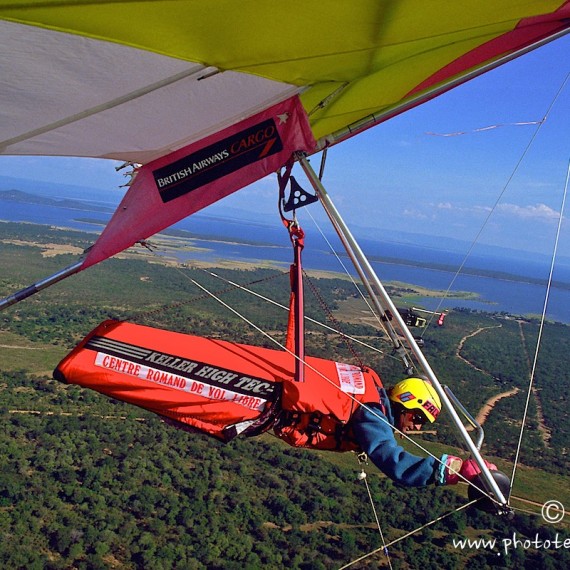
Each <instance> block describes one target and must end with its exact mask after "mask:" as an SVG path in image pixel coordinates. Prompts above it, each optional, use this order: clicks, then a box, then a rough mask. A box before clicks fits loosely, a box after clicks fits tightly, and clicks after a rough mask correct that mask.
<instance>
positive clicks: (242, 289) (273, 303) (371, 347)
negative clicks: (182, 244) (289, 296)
mask: <svg viewBox="0 0 570 570" xmlns="http://www.w3.org/2000/svg"><path fill="white" fill-rule="evenodd" d="M202 271H204V272H205V273H207V274H208V275H211V276H212V277H216V278H217V279H220V280H222V281H224V282H225V283H228V284H230V285H232V286H233V288H235V289H239V290H240V291H243V292H245V293H248V294H250V295H253V296H254V297H257V298H258V299H261V300H262V301H265V302H267V303H269V304H271V305H274V306H276V307H279V308H280V309H283V310H285V311H288V310H289V307H287V306H286V305H283V304H282V303H279V302H277V301H275V300H273V299H270V298H269V297H266V296H265V295H262V294H261V293H257V292H256V291H253V290H251V289H248V288H247V287H245V286H244V285H240V284H239V283H235V282H234V281H232V280H230V279H226V278H225V277H222V276H221V275H218V274H217V273H214V272H212V271H209V270H208V269H203V268H202ZM223 292H225V290H223ZM201 297H203V296H201ZM305 319H306V320H307V321H309V322H311V323H313V324H315V325H317V326H319V327H322V328H324V329H326V330H328V331H330V332H333V333H335V334H338V335H339V336H341V337H344V338H346V339H348V340H349V341H350V342H353V343H356V344H359V345H361V346H363V347H365V348H367V349H368V350H371V351H374V352H377V353H378V354H381V355H383V356H385V357H388V358H392V359H394V360H400V359H399V358H398V357H397V356H394V355H393V354H389V353H387V352H385V351H383V350H382V349H380V348H377V347H376V346H372V345H371V344H368V343H366V342H364V341H362V340H360V339H359V338H356V337H354V336H351V335H349V334H347V333H345V332H343V331H341V330H338V329H335V328H334V327H331V326H329V325H327V324H326V323H323V322H321V321H318V320H316V319H313V318H311V317H309V316H307V315H305Z"/></svg>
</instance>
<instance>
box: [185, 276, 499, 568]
mask: <svg viewBox="0 0 570 570" xmlns="http://www.w3.org/2000/svg"><path fill="white" fill-rule="evenodd" d="M177 270H178V271H179V272H180V274H181V275H182V276H183V277H185V278H186V279H188V280H189V281H190V282H191V283H192V284H193V285H194V286H196V287H198V288H199V289H200V290H201V291H202V292H203V293H204V294H205V295H206V296H207V297H210V298H212V299H214V300H215V301H217V302H218V303H220V304H221V305H222V306H224V307H225V308H227V309H228V310H229V311H230V312H232V313H234V314H235V315H236V316H237V317H239V318H240V319H241V320H243V321H244V322H245V323H247V324H248V325H249V326H251V327H252V328H254V329H255V330H257V331H258V332H259V333H261V334H262V335H263V336H265V337H266V338H268V339H269V340H270V341H271V342H272V343H274V344H276V345H277V346H278V347H280V348H281V349H282V350H284V351H285V352H287V353H288V354H290V355H291V356H293V357H294V358H296V359H297V360H299V361H301V362H302V363H303V364H304V365H305V366H306V367H307V368H309V369H310V370H312V371H313V372H314V373H315V374H317V375H318V376H320V377H321V378H322V379H323V380H325V381H326V382H328V383H329V384H331V385H332V386H333V387H334V388H336V389H338V390H340V388H339V387H338V386H337V385H336V384H335V383H334V382H333V381H332V380H330V379H329V378H328V377H327V376H325V375H324V374H323V373H322V372H320V371H319V370H317V369H316V368H314V367H313V366H312V365H311V364H310V363H308V362H306V361H305V360H304V359H302V358H301V357H299V356H298V355H296V354H295V353H294V352H293V351H291V350H289V349H288V348H287V347H286V346H284V345H283V344H282V343H280V342H279V341H278V340H277V339H276V338H274V337H273V336H272V335H271V334H269V333H268V332H266V331H264V330H263V329H261V328H260V327H258V326H257V325H256V324H255V323H253V322H252V321H251V320H249V319H247V318H246V317H245V316H244V315H242V314H241V313H240V312H239V311H237V310H236V309H234V308H233V307H231V306H230V305H229V304H228V303H226V302H224V301H223V300H222V299H221V298H220V297H218V296H217V295H216V294H215V293H212V292H211V291H209V290H208V289H207V288H206V287H205V286H203V285H201V284H200V283H198V282H197V281H196V280H195V279H193V278H191V277H190V276H189V275H187V274H186V273H184V272H183V271H182V270H181V269H180V268H177ZM204 271H205V272H206V273H210V274H211V275H213V276H215V277H218V278H221V277H220V276H218V275H216V274H214V273H211V272H209V271H207V270H205V269H204ZM221 279H223V278H221ZM223 280H225V279H223ZM225 281H228V282H229V283H231V284H232V285H235V286H236V287H237V288H239V289H243V290H245V291H248V290H247V289H245V288H243V287H242V286H240V285H237V284H233V283H232V282H231V281H229V280H225ZM248 292H251V293H252V294H254V295H256V296H259V297H261V298H263V297H262V296H261V295H259V294H258V293H255V292H253V291H248ZM269 301H271V300H269ZM271 303H273V304H275V305H277V306H280V305H279V303H277V302H274V301H271ZM284 308H286V309H287V307H284ZM323 326H326V325H323ZM328 328H330V327H328ZM376 350H378V349H376ZM345 395H346V396H347V397H348V398H350V399H351V400H352V401H353V402H354V403H357V404H359V405H360V406H361V407H362V408H364V409H366V410H367V411H368V412H370V413H371V414H373V415H374V416H375V417H376V418H377V419H379V420H380V421H382V422H384V423H385V424H387V425H389V426H390V428H391V429H393V430H394V432H396V433H398V434H399V435H400V436H401V437H402V438H405V439H406V440H407V441H409V442H411V443H412V444H413V445H415V446H416V447H417V448H419V449H420V450H421V451H422V452H423V453H425V454H426V455H428V456H430V457H432V458H433V459H435V461H436V462H437V463H439V464H441V465H443V462H442V461H441V458H439V457H437V456H436V455H434V454H433V453H431V452H430V451H429V450H428V449H426V448H425V447H424V446H422V445H421V444H420V443H419V442H417V441H416V440H414V439H412V438H411V437H409V436H408V435H407V434H406V433H404V432H403V431H401V430H399V429H398V428H397V427H395V426H392V424H390V423H389V422H388V420H387V418H385V417H383V416H380V415H379V414H378V413H377V411H376V410H374V409H373V408H370V407H369V406H367V405H366V404H365V403H362V402H359V401H358V400H357V399H356V398H355V397H354V396H353V395H352V394H348V393H345ZM455 474H456V475H457V476H458V477H459V479H461V480H463V481H464V482H465V483H467V484H468V485H470V486H472V487H474V488H475V489H476V490H477V491H479V493H480V498H479V499H476V500H474V501H471V502H469V503H467V504H466V505H463V506H460V507H458V508H456V509H454V510H453V511H450V512H449V513H447V514H445V515H442V516H440V517H437V518H435V519H433V520H432V521H430V522H428V523H426V524H424V525H422V526H420V527H418V528H417V529H415V530H413V531H410V532H409V533H407V534H406V535H404V536H403V537H400V538H399V539H396V540H393V541H392V542H390V543H388V544H385V545H384V546H383V547H382V548H381V549H376V550H375V551H373V552H372V553H369V554H367V555H365V556H364V557H362V558H360V559H358V560H361V559H364V558H366V557H368V556H370V555H372V554H374V553H376V552H378V551H379V550H383V551H384V553H385V555H386V556H387V557H388V548H389V547H390V546H392V545H393V544H396V543H397V542H399V541H400V540H403V539H404V538H406V537H408V536H411V535H413V534H416V533H418V532H420V531H421V530H423V529H424V528H426V527H428V526H430V525H432V524H434V523H436V522H437V521H439V520H442V519H444V518H446V517H447V516H449V515H451V514H453V513H454V512H459V511H460V510H462V509H464V508H467V507H468V506H470V505H472V504H474V503H476V502H477V501H478V500H480V499H481V498H483V497H487V498H488V499H489V500H490V501H492V502H494V503H495V504H499V503H498V501H497V500H496V499H495V497H493V496H492V495H490V494H489V493H488V492H487V491H486V490H485V489H482V488H480V487H479V486H477V485H476V484H474V483H473V482H472V481H469V480H468V479H466V478H465V477H463V475H461V473H459V472H456V473H455ZM367 488H368V485H367ZM369 493H370V491H369ZM369 496H370V500H371V502H372V504H373V499H372V496H371V494H370V495H369ZM373 512H374V516H375V518H376V520H377V523H378V529H379V533H380V535H381V538H382V541H383V542H384V537H383V533H382V529H381V526H380V523H379V520H378V517H377V514H376V509H375V507H374V506H373ZM353 563H355V562H351V563H349V564H348V566H343V568H347V567H349V566H351V565H352V564H353ZM388 564H390V565H391V562H390V558H389V557H388Z"/></svg>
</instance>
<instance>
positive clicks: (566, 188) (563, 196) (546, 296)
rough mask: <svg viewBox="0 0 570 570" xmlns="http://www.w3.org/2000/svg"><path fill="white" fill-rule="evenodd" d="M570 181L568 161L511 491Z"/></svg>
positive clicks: (514, 468) (569, 162)
mask: <svg viewBox="0 0 570 570" xmlns="http://www.w3.org/2000/svg"><path fill="white" fill-rule="evenodd" d="M569 180H570V160H569V161H568V169H567V172H566V183H565V185H564V192H563V195H562V204H561V206H560V216H559V218H558V226H557V228H556V238H555V240H554V248H553V251H552V259H551V262H550V272H549V275H548V283H547V285H546V293H545V296H544V305H543V308H542V315H541V319H540V326H539V329H538V338H537V339H536V347H535V352H534V358H533V362H532V370H531V372H530V380H529V385H528V392H527V395H526V403H525V407H524V413H523V417H522V425H521V431H520V433H519V441H518V444H517V450H516V453H515V460H514V464H513V472H512V475H511V489H512V487H513V485H514V481H515V474H516V470H517V464H518V460H519V455H520V450H521V445H522V439H523V434H524V428H525V423H526V419H527V415H528V407H529V404H530V398H531V395H532V388H533V384H534V379H535V373H536V365H537V362H538V354H539V351H540V343H541V340H542V334H543V331H544V323H545V321H546V309H547V307H548V300H549V297H550V289H551V287H552V276H553V273H554V266H555V263H556V255H557V252H558V243H559V241H560V231H561V229H562V222H563V220H564V208H565V205H566V196H567V194H568V182H569Z"/></svg>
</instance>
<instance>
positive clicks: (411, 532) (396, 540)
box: [338, 499, 481, 570]
mask: <svg viewBox="0 0 570 570" xmlns="http://www.w3.org/2000/svg"><path fill="white" fill-rule="evenodd" d="M480 500H481V499H474V500H473V501H469V502H468V503H465V504H464V505H461V506H460V507H457V508H456V509H453V510H451V511H449V512H447V513H444V514H443V515H440V516H439V517H437V518H435V519H433V520H431V521H429V522H428V523H426V524H423V525H422V526H420V527H418V528H416V529H415V530H411V531H410V532H407V533H406V534H404V535H402V536H400V537H399V538H396V539H394V540H392V541H391V542H389V543H388V544H386V545H385V546H382V547H380V548H376V549H374V550H372V551H371V552H369V553H368V554H365V555H364V556H361V557H360V558H356V559H355V560H352V561H351V562H349V563H348V564H345V565H344V566H341V567H340V568H339V569H338V570H345V569H346V568H350V567H351V566H353V565H354V564H356V563H357V562H362V560H365V559H366V558H369V557H370V556H373V555H374V554H377V553H378V552H380V551H381V550H384V549H387V548H390V546H393V545H394V544H397V543H398V542H400V541H402V540H404V539H406V538H409V537H410V536H413V535H414V534H417V533H418V532H420V531H422V530H424V529H425V528H427V527H428V526H431V525H432V524H435V523H436V522H439V521H441V520H443V519H445V518H447V517H449V516H451V515H453V514H455V513H458V512H459V511H462V510H463V509H467V508H468V507H471V506H472V505H474V504H475V503H477V502H478V501H480Z"/></svg>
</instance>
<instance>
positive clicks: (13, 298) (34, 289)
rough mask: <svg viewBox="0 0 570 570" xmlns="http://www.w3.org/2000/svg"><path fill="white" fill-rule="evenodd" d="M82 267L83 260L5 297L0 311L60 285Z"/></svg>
mask: <svg viewBox="0 0 570 570" xmlns="http://www.w3.org/2000/svg"><path fill="white" fill-rule="evenodd" d="M82 266H83V259H82V260H81V261H78V262H77V263H74V264H73V265H69V266H68V267H66V268H65V269H62V270H61V271H58V272H57V273H54V274H53V275H50V276H49V277H46V278H45V279H42V280H41V281H37V282H36V283H34V284H33V285H30V286H29V287H25V288H24V289H20V291H17V292H16V293H13V294H12V295H9V296H8V297H5V298H4V299H0V311H3V310H4V309H7V308H8V307H10V306H11V305H15V304H16V303H19V302H20V301H23V300H24V299H27V298H28V297H31V296H32V295H34V294H35V293H38V292H39V291H41V290H42V289H47V288H48V287H50V286H51V285H54V284H55V283H58V282H59V281H62V280H63V279H65V278H67V277H70V276H71V275H74V274H75V273H78V272H79V271H81V267H82Z"/></svg>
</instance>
